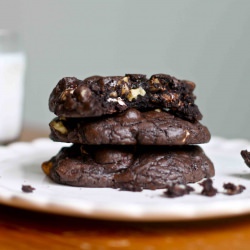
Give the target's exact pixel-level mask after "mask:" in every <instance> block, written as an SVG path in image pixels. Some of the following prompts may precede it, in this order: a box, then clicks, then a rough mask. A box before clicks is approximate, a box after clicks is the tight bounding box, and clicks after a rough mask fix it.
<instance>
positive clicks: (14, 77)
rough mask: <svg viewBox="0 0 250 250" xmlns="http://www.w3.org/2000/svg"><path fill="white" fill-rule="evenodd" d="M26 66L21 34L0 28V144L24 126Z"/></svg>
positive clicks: (7, 141) (18, 132) (9, 139)
mask: <svg viewBox="0 0 250 250" xmlns="http://www.w3.org/2000/svg"><path fill="white" fill-rule="evenodd" d="M25 66H26V58H25V53H24V51H23V50H22V48H21V46H20V39H19V35H18V34H17V33H16V32H12V31H9V30H1V29H0V144H6V143H9V142H12V141H15V140H16V139H18V137H19V135H20V132H21V129H22V113H23V95H24V75H25Z"/></svg>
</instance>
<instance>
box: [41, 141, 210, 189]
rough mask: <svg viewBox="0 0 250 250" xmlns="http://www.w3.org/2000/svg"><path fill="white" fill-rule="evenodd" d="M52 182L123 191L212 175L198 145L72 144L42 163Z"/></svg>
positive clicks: (183, 182)
mask: <svg viewBox="0 0 250 250" xmlns="http://www.w3.org/2000/svg"><path fill="white" fill-rule="evenodd" d="M42 169H43V171H44V173H45V174H46V175H47V176H49V177H50V178H51V179H52V180H53V181H55V182H57V183H60V184H65V185H71V186H80V187H111V188H120V189H122V190H131V191H133V190H141V189H159V188H165V187H166V186H167V185H172V184H173V183H178V184H187V183H193V182H197V181H200V180H201V179H203V178H209V177H212V176H213V175H214V166H213V163H212V162H211V161H210V159H209V158H208V157H207V156H206V155H205V154H204V152H203V150H202V149H201V148H200V147H199V146H183V147H160V146H159V147H157V149H155V147H147V146H145V147H142V146H141V147H138V148H136V147H127V146H125V147H124V146H114V147H107V146H86V145H84V146H83V145H78V144H74V145H73V146H71V147H68V148H62V149H61V151H60V152H59V153H58V154H57V155H56V156H54V157H52V158H51V159H50V160H49V161H46V162H44V163H43V164H42Z"/></svg>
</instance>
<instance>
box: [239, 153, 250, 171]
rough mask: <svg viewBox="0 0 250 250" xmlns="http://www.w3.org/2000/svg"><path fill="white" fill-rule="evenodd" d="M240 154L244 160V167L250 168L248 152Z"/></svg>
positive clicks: (249, 154)
mask: <svg viewBox="0 0 250 250" xmlns="http://www.w3.org/2000/svg"><path fill="white" fill-rule="evenodd" d="M240 154H241V156H242V158H243V159H244V161H245V163H246V165H247V166H248V167H250V152H248V151H247V150H242V151H241V152H240Z"/></svg>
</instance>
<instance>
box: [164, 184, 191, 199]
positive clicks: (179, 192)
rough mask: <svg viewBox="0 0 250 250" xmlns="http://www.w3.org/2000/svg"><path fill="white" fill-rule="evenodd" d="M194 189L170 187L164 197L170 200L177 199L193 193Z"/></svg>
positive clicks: (189, 187)
mask: <svg viewBox="0 0 250 250" xmlns="http://www.w3.org/2000/svg"><path fill="white" fill-rule="evenodd" d="M193 191H194V188H193V187H191V186H189V185H178V184H173V185H168V186H167V190H166V191H165V192H164V195H165V196H167V197H168V198H175V197H180V196H183V195H186V194H189V193H190V192H193Z"/></svg>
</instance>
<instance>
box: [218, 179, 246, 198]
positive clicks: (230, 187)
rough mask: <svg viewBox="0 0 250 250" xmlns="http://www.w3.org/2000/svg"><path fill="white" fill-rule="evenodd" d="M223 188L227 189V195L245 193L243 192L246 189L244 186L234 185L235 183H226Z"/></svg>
mask: <svg viewBox="0 0 250 250" xmlns="http://www.w3.org/2000/svg"><path fill="white" fill-rule="evenodd" d="M223 187H224V188H225V189H226V193H225V194H227V195H235V194H240V193H242V192H243V190H245V189H246V187H245V186H243V185H238V186H236V185H234V184H233V183H230V182H229V183H225V184H224V185H223Z"/></svg>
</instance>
